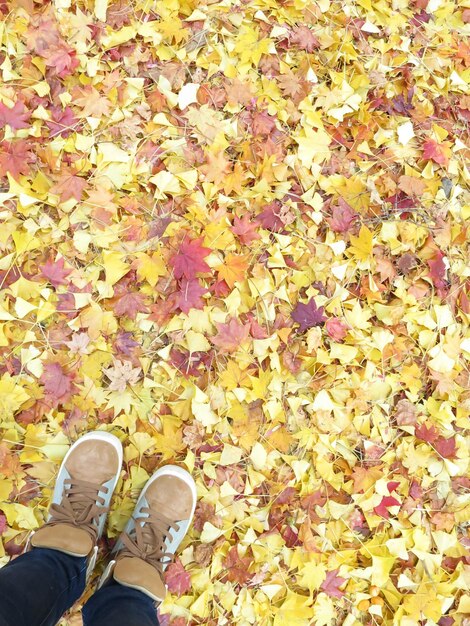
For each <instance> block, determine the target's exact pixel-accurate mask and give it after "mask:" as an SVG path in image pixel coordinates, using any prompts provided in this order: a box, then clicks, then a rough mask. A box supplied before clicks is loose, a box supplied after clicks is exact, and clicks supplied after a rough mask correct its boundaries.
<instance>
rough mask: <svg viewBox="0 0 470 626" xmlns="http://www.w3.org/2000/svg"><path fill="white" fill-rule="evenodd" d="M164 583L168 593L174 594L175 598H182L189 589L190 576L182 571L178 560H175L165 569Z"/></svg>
mask: <svg viewBox="0 0 470 626" xmlns="http://www.w3.org/2000/svg"><path fill="white" fill-rule="evenodd" d="M165 583H166V586H167V587H168V591H170V592H171V593H175V594H176V595H177V596H182V595H183V594H184V593H186V592H187V591H189V590H190V589H191V576H190V575H189V573H188V572H187V571H186V570H185V569H184V567H183V564H182V563H181V561H180V560H179V559H176V560H175V562H174V563H171V565H169V566H168V568H167V569H166V571H165Z"/></svg>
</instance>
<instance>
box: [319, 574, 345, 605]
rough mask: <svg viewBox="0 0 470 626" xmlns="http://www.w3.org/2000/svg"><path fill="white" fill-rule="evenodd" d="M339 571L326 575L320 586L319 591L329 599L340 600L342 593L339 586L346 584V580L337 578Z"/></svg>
mask: <svg viewBox="0 0 470 626" xmlns="http://www.w3.org/2000/svg"><path fill="white" fill-rule="evenodd" d="M338 572H339V569H335V570H333V571H331V572H327V573H326V578H325V580H324V581H323V582H322V584H321V585H320V590H321V591H324V592H325V593H326V595H327V596H330V598H342V597H343V596H344V591H341V589H340V587H341V585H344V583H345V582H347V579H346V578H342V577H341V576H338Z"/></svg>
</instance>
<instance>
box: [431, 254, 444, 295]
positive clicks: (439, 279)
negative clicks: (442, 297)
mask: <svg viewBox="0 0 470 626" xmlns="http://www.w3.org/2000/svg"><path fill="white" fill-rule="evenodd" d="M443 259H444V254H443V253H442V252H441V251H440V250H438V251H437V253H436V255H435V256H434V258H432V259H429V260H428V266H429V276H430V277H431V279H432V283H433V285H434V287H435V288H436V289H438V290H441V289H443V288H445V287H446V282H445V278H446V269H447V268H446V266H445V263H444V260H443Z"/></svg>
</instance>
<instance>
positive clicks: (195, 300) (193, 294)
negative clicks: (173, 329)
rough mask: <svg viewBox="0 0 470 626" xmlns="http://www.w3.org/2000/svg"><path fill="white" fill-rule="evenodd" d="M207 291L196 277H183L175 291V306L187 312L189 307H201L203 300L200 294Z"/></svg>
mask: <svg viewBox="0 0 470 626" xmlns="http://www.w3.org/2000/svg"><path fill="white" fill-rule="evenodd" d="M207 291H208V290H207V289H206V288H205V287H202V285H200V283H199V281H198V280H197V279H194V280H188V279H187V278H183V279H182V280H181V283H180V285H179V289H178V291H176V292H175V296H176V302H175V308H178V309H180V310H181V311H183V313H188V312H189V311H190V309H202V308H203V307H204V300H203V299H202V297H201V296H203V295H204V294H205V293H207Z"/></svg>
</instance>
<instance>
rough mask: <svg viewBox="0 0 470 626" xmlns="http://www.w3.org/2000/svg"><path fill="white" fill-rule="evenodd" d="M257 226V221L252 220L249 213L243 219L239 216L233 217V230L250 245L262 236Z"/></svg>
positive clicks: (243, 241) (242, 240)
mask: <svg viewBox="0 0 470 626" xmlns="http://www.w3.org/2000/svg"><path fill="white" fill-rule="evenodd" d="M257 228H258V225H257V224H256V222H251V221H250V218H249V216H248V215H244V216H243V217H242V218H241V219H240V218H239V217H237V216H235V217H234V218H233V227H232V232H233V233H234V234H235V235H237V237H238V238H239V239H240V241H241V242H242V243H244V244H245V245H249V244H250V243H251V242H252V241H255V240H256V239H259V238H260V234H259V233H258V231H257Z"/></svg>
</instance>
